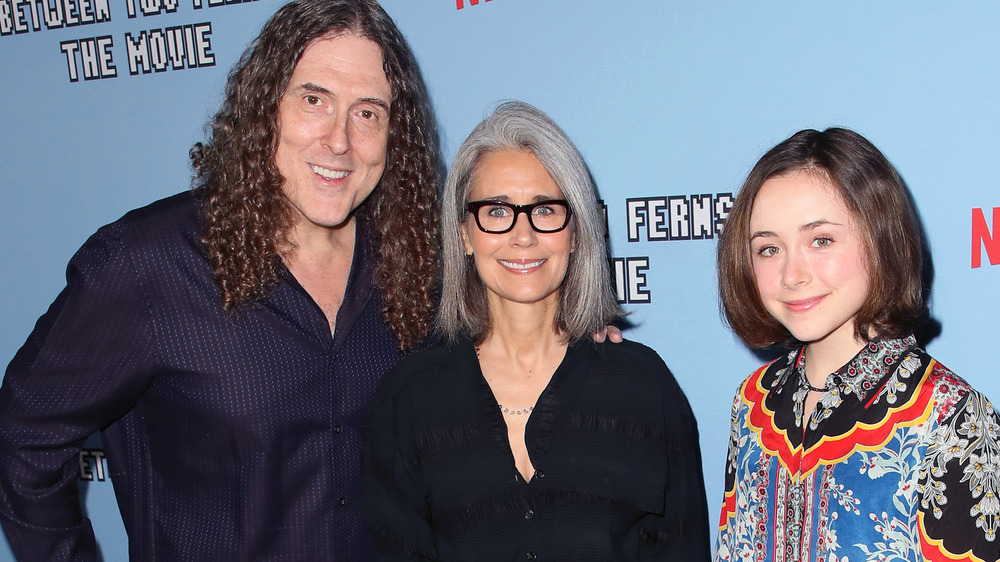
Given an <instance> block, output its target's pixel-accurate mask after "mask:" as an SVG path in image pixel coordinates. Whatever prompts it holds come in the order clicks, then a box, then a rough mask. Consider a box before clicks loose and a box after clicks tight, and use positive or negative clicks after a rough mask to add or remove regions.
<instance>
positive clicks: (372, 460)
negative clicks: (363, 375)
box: [364, 340, 709, 562]
mask: <svg viewBox="0 0 1000 562" xmlns="http://www.w3.org/2000/svg"><path fill="white" fill-rule="evenodd" d="M525 444H526V446H527V448H528V453H529V455H530V457H531V462H532V465H533V466H534V467H535V471H536V472H535V474H534V476H533V478H532V479H531V480H530V482H525V481H524V479H523V478H521V476H520V475H519V473H518V471H517V468H516V467H515V465H514V458H513V455H512V453H511V449H510V443H509V439H508V436H507V427H506V425H505V423H504V420H503V415H502V413H501V412H500V410H499V406H498V405H497V402H496V400H495V398H494V397H493V393H492V391H491V390H490V387H489V384H488V383H487V382H486V380H485V379H484V378H483V375H482V372H481V371H480V369H479V363H478V361H477V359H476V354H475V349H474V347H473V345H472V343H471V342H469V341H464V342H461V343H458V344H455V345H453V346H450V347H449V346H441V347H439V348H437V349H435V350H431V351H429V352H425V353H422V354H417V355H414V356H412V357H411V358H409V359H407V360H404V362H402V363H400V365H399V366H398V367H396V368H395V369H394V370H393V371H392V372H391V373H390V374H389V375H387V379H386V383H385V387H384V389H383V390H382V391H380V393H379V396H378V398H377V399H376V402H375V405H374V406H373V407H372V421H371V426H370V429H369V433H368V435H367V441H366V448H365V457H364V466H365V470H364V478H365V479H364V484H365V488H364V491H365V496H364V499H365V509H366V513H367V515H368V517H369V521H370V524H371V525H372V527H373V531H374V533H375V537H376V541H377V542H378V544H379V550H380V558H381V559H386V560H395V559H399V560H404V559H417V558H427V559H435V560H448V561H454V560H572V561H575V562H580V561H585V560H678V561H685V562H688V561H690V562H696V561H699V560H708V558H709V539H708V516H707V513H706V506H705V489H704V484H703V481H702V472H701V455H700V452H699V447H698V431H697V427H696V424H695V419H694V416H693V414H692V413H691V409H690V407H689V405H688V402H687V400H686V399H685V397H684V393H683V392H682V391H681V389H680V387H678V385H677V382H676V381H675V380H674V378H673V376H672V375H671V374H670V371H669V370H668V369H667V367H666V365H664V364H663V361H662V360H661V359H660V358H659V356H657V354H656V353H655V352H654V351H653V350H651V349H649V348H647V347H645V346H642V345H640V344H636V343H633V342H623V343H620V344H594V343H592V342H591V341H589V340H588V341H581V342H579V343H577V344H574V345H571V346H570V348H569V349H568V350H567V352H566V357H565V358H564V360H563V362H562V364H561V365H560V366H559V368H558V369H557V370H556V372H555V373H554V374H553V375H552V379H551V381H550V382H549V384H548V386H547V387H546V388H545V390H544V391H543V392H542V394H541V396H539V399H538V402H537V403H536V404H535V407H534V410H533V411H532V412H531V417H530V418H529V419H528V423H527V426H526V428H525Z"/></svg>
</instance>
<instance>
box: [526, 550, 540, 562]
mask: <svg viewBox="0 0 1000 562" xmlns="http://www.w3.org/2000/svg"><path fill="white" fill-rule="evenodd" d="M524 557H525V558H527V559H528V560H534V559H535V558H538V555H537V554H535V551H534V550H529V551H528V553H527V554H525V556H524Z"/></svg>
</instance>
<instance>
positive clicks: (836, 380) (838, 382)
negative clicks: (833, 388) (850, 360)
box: [833, 375, 844, 386]
mask: <svg viewBox="0 0 1000 562" xmlns="http://www.w3.org/2000/svg"><path fill="white" fill-rule="evenodd" d="M843 382H844V379H843V378H841V377H840V375H837V376H835V377H833V384H835V385H837V386H840V385H841V384H843Z"/></svg>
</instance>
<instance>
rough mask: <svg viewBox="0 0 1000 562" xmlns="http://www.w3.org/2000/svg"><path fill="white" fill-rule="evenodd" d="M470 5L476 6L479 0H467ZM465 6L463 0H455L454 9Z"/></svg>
mask: <svg viewBox="0 0 1000 562" xmlns="http://www.w3.org/2000/svg"><path fill="white" fill-rule="evenodd" d="M492 1H493V0H483V2H492ZM469 5H470V6H478V5H479V0H469ZM464 7H465V0H455V9H456V10H461V9H462V8H464Z"/></svg>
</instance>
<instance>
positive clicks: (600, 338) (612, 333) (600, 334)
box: [594, 324, 622, 343]
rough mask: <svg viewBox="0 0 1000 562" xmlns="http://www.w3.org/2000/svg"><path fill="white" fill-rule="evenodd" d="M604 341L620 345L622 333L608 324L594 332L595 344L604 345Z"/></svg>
mask: <svg viewBox="0 0 1000 562" xmlns="http://www.w3.org/2000/svg"><path fill="white" fill-rule="evenodd" d="M604 340H608V341H610V342H611V343H621V342H622V331H621V330H619V329H618V328H617V327H615V326H612V325H610V324H608V325H607V326H605V327H603V328H601V329H600V330H597V331H596V332H594V341H595V342H597V343H604Z"/></svg>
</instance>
